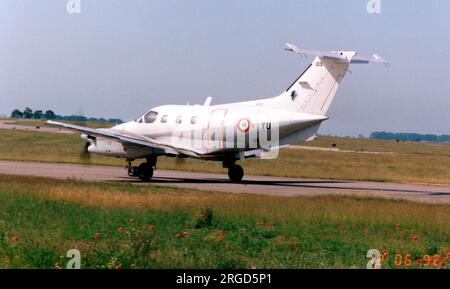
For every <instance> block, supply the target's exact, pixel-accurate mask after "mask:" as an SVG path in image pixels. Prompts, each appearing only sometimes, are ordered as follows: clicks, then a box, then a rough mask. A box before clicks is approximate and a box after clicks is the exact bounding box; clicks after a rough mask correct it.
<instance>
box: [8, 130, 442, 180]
mask: <svg viewBox="0 0 450 289" xmlns="http://www.w3.org/2000/svg"><path fill="white" fill-rule="evenodd" d="M333 143H336V144H337V147H338V148H342V149H346V150H360V149H361V148H366V151H369V150H378V151H381V150H384V151H392V152H395V154H365V153H351V152H350V153H349V152H345V153H344V152H330V151H310V150H300V149H283V150H281V151H280V155H279V157H278V158H277V159H275V160H259V159H249V160H245V161H244V162H243V163H242V166H243V167H244V169H245V171H246V174H251V175H265V176H283V177H303V178H319V179H347V180H370V181H389V182H399V183H426V184H446V185H449V184H450V169H449V168H450V146H448V145H434V144H416V143H396V142H387V141H374V140H360V139H350V138H331V137H319V138H317V140H315V141H313V142H310V143H307V145H309V146H311V145H312V146H322V147H330V146H331V144H333ZM82 147H83V140H81V139H80V137H79V136H78V135H77V134H73V135H59V134H50V133H43V132H30V131H14V130H0V159H2V160H18V161H38V162H56V163H84V160H83V159H81V158H80V152H81V150H82ZM90 163H91V164H99V165H114V166H123V165H124V163H125V162H124V160H120V159H115V158H109V157H102V156H98V155H92V157H91V161H90ZM158 168H160V169H172V170H186V171H202V172H220V173H224V172H225V169H223V168H222V165H221V163H220V162H210V161H203V160H194V159H187V160H186V161H185V162H184V163H182V164H180V163H177V162H176V161H175V159H173V158H166V157H161V158H159V159H158Z"/></svg>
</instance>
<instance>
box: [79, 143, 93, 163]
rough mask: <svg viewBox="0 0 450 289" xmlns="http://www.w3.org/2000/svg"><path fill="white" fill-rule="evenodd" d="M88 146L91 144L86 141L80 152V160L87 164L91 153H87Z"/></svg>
mask: <svg viewBox="0 0 450 289" xmlns="http://www.w3.org/2000/svg"><path fill="white" fill-rule="evenodd" d="M90 145H91V143H90V142H89V141H86V142H85V143H84V145H83V149H82V150H81V152H80V159H81V161H82V162H84V163H89V162H90V160H91V153H90V152H89V151H88V148H89V146H90Z"/></svg>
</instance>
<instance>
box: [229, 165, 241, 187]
mask: <svg viewBox="0 0 450 289" xmlns="http://www.w3.org/2000/svg"><path fill="white" fill-rule="evenodd" d="M228 177H229V178H230V181H232V182H233V183H239V182H241V181H242V178H243V177H244V170H243V169H242V167H241V166H240V165H236V164H233V165H231V166H229V167H228Z"/></svg>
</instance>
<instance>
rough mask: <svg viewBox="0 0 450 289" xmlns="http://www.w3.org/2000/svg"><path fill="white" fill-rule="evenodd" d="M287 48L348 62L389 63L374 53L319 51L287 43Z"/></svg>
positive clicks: (296, 51)
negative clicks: (367, 55) (368, 54)
mask: <svg viewBox="0 0 450 289" xmlns="http://www.w3.org/2000/svg"><path fill="white" fill-rule="evenodd" d="M286 46H287V47H288V48H286V50H287V51H292V52H295V53H297V54H299V55H301V56H304V57H306V56H317V57H320V58H324V59H328V60H333V61H338V62H346V63H355V64H358V63H382V64H384V65H386V66H388V65H389V63H388V62H387V61H386V60H384V59H383V58H382V57H381V56H380V55H377V54H373V55H372V56H370V57H366V56H362V55H359V54H358V53H357V52H356V51H319V50H311V49H303V48H299V47H297V46H295V45H294V44H290V43H287V44H286Z"/></svg>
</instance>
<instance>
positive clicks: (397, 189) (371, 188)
mask: <svg viewBox="0 0 450 289" xmlns="http://www.w3.org/2000/svg"><path fill="white" fill-rule="evenodd" d="M0 174H9V175H24V176H25V175H26V176H39V177H51V178H57V179H68V178H69V179H75V180H85V181H102V182H116V183H132V184H136V185H158V186H171V187H182V188H192V189H199V190H208V191H220V192H230V193H250V194H263V195H276V196H287V197H293V196H299V195H303V196H316V195H357V196H365V197H383V198H393V199H404V200H409V201H415V202H425V203H441V204H450V187H449V186H437V185H416V184H394V183H382V182H366V181H362V182H360V181H344V180H317V179H316V180H313V179H298V178H280V177H266V176H245V177H244V180H243V182H242V183H230V181H229V180H228V176H227V175H226V174H212V173H197V172H183V171H167V170H156V171H155V173H154V177H153V179H152V181H151V182H142V181H140V180H139V179H136V178H131V177H128V176H127V174H126V170H125V169H124V168H120V167H112V166H97V165H77V164H55V163H38V162H14V161H0Z"/></svg>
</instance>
